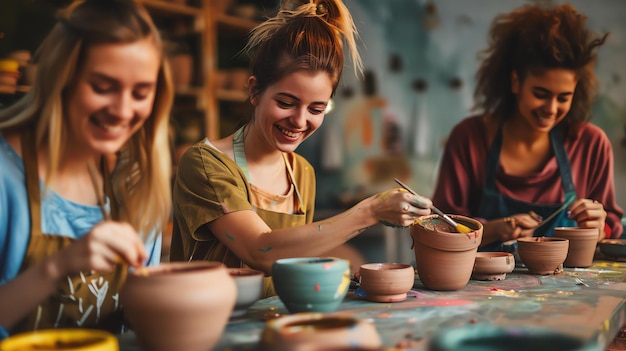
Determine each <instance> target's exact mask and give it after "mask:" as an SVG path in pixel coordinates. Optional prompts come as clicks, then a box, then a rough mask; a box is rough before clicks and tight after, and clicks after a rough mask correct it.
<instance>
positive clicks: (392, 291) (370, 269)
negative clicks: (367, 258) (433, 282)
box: [359, 263, 415, 302]
mask: <svg viewBox="0 0 626 351" xmlns="http://www.w3.org/2000/svg"><path fill="white" fill-rule="evenodd" d="M359 276H360V280H361V289H362V290H363V291H364V292H365V299H367V300H369V301H374V302H399V301H404V300H406V296H407V292H408V291H409V290H411V288H412V287H413V283H415V270H414V269H413V266H411V265H408V264H402V263H366V264H363V265H361V267H360V268H359Z"/></svg>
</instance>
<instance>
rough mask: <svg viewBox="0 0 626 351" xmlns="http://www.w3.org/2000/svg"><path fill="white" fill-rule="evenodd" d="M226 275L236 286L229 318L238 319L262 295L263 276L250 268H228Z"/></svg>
mask: <svg viewBox="0 0 626 351" xmlns="http://www.w3.org/2000/svg"><path fill="white" fill-rule="evenodd" d="M228 273H229V274H230V276H231V277H232V278H233V279H234V280H235V286H237V300H236V302H235V309H234V310H233V312H232V313H231V315H230V316H231V317H240V316H243V315H244V314H246V311H247V310H248V307H250V306H252V305H253V304H254V303H255V302H257V300H258V299H260V298H261V295H262V294H263V278H264V277H265V274H264V273H263V272H261V271H257V270H254V269H250V268H228Z"/></svg>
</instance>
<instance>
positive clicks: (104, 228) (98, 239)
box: [58, 221, 148, 275]
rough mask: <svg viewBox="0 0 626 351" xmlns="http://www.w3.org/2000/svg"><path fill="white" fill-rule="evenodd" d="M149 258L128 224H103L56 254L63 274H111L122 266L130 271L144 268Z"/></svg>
mask: <svg viewBox="0 0 626 351" xmlns="http://www.w3.org/2000/svg"><path fill="white" fill-rule="evenodd" d="M147 258H148V255H147V253H146V250H145V247H144V244H143V243H142V241H141V239H140V237H139V235H138V234H137V232H136V231H135V230H134V229H133V227H132V226H131V225H130V224H128V223H123V222H115V221H104V222H101V223H98V224H96V225H95V226H94V227H93V228H92V229H91V231H90V232H89V233H88V234H87V235H85V236H84V237H82V238H80V239H79V240H77V241H75V242H74V243H72V244H71V245H70V246H68V247H66V248H65V249H63V250H62V251H60V252H59V256H58V259H59V261H58V262H59V265H60V266H61V267H62V268H61V269H60V272H61V273H62V274H65V275H68V274H75V273H78V272H88V271H97V272H111V271H113V270H114V269H115V265H116V264H118V263H122V262H124V263H125V264H127V265H129V266H133V267H139V266H141V265H143V262H144V261H145V260H146V259H147Z"/></svg>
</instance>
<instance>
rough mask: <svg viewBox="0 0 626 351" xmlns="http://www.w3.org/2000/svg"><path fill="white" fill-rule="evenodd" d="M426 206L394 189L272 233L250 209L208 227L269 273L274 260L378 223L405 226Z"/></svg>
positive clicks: (315, 251)
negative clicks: (323, 218)
mask: <svg viewBox="0 0 626 351" xmlns="http://www.w3.org/2000/svg"><path fill="white" fill-rule="evenodd" d="M430 206H431V201H430V200H429V199H427V198H424V197H418V196H414V195H411V194H409V193H408V192H406V191H404V190H403V189H394V190H389V191H386V192H383V193H380V194H377V195H374V196H372V197H369V198H367V199H365V200H363V201H361V202H360V203H358V204H357V205H355V206H354V207H352V208H350V209H349V210H347V211H345V212H343V213H340V214H338V215H336V216H333V217H330V218H328V219H325V220H321V221H318V222H314V223H310V224H306V225H303V226H299V227H293V228H284V229H278V230H274V231H272V230H271V229H270V228H269V227H268V226H267V224H265V222H264V221H263V220H262V219H261V218H260V217H259V216H258V215H257V214H256V213H254V212H253V211H250V210H246V211H237V212H232V213H229V214H226V215H224V216H222V217H220V218H218V219H216V220H215V221H213V222H211V223H209V224H207V225H208V226H209V229H210V230H211V231H212V232H213V233H214V234H215V235H216V237H217V238H218V239H219V240H220V241H221V242H222V243H224V245H226V246H227V247H228V248H229V249H230V250H231V251H233V252H234V253H235V254H236V255H237V256H238V257H239V258H241V260H243V261H244V262H245V263H246V264H248V265H249V266H251V267H252V268H255V269H258V270H261V271H263V272H265V273H266V274H270V273H271V268H272V264H273V263H274V261H276V260H277V259H280V258H284V257H298V256H304V257H307V256H317V255H321V254H324V253H325V252H328V251H329V250H331V249H333V248H335V247H337V246H339V245H341V244H343V243H345V242H346V241H348V240H349V239H351V238H353V237H355V236H357V235H359V234H360V233H362V232H363V231H364V230H365V229H367V228H368V227H370V226H373V225H375V224H377V223H379V222H386V223H390V224H393V225H397V226H409V225H411V224H413V222H414V221H415V219H416V218H417V217H418V216H422V215H427V214H429V213H430Z"/></svg>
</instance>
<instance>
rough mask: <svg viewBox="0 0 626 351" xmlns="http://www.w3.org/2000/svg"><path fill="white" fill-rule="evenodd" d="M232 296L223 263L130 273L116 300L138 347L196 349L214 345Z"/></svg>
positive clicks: (232, 283) (175, 264) (231, 283)
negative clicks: (121, 306)
mask: <svg viewBox="0 0 626 351" xmlns="http://www.w3.org/2000/svg"><path fill="white" fill-rule="evenodd" d="M236 296H237V290H236V287H235V281H234V280H233V278H232V277H231V276H230V274H229V273H228V271H227V269H226V267H225V266H224V264H222V263H221V262H208V261H193V262H189V263H186V262H171V263H161V265H159V266H154V267H141V268H139V269H136V270H134V271H132V272H129V274H128V278H127V280H126V282H125V283H124V286H123V287H122V290H121V292H120V301H121V303H122V305H123V309H124V314H125V316H126V318H127V320H128V322H129V324H130V327H131V329H133V330H134V331H135V334H137V340H138V341H139V344H140V346H141V347H142V349H144V350H150V351H171V350H185V351H201V350H209V349H211V348H212V347H213V346H214V345H215V344H217V342H218V340H219V337H220V335H221V334H222V332H223V331H224V328H225V326H226V323H227V322H228V319H229V317H230V315H231V312H232V310H233V307H234V306H235V298H236Z"/></svg>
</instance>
